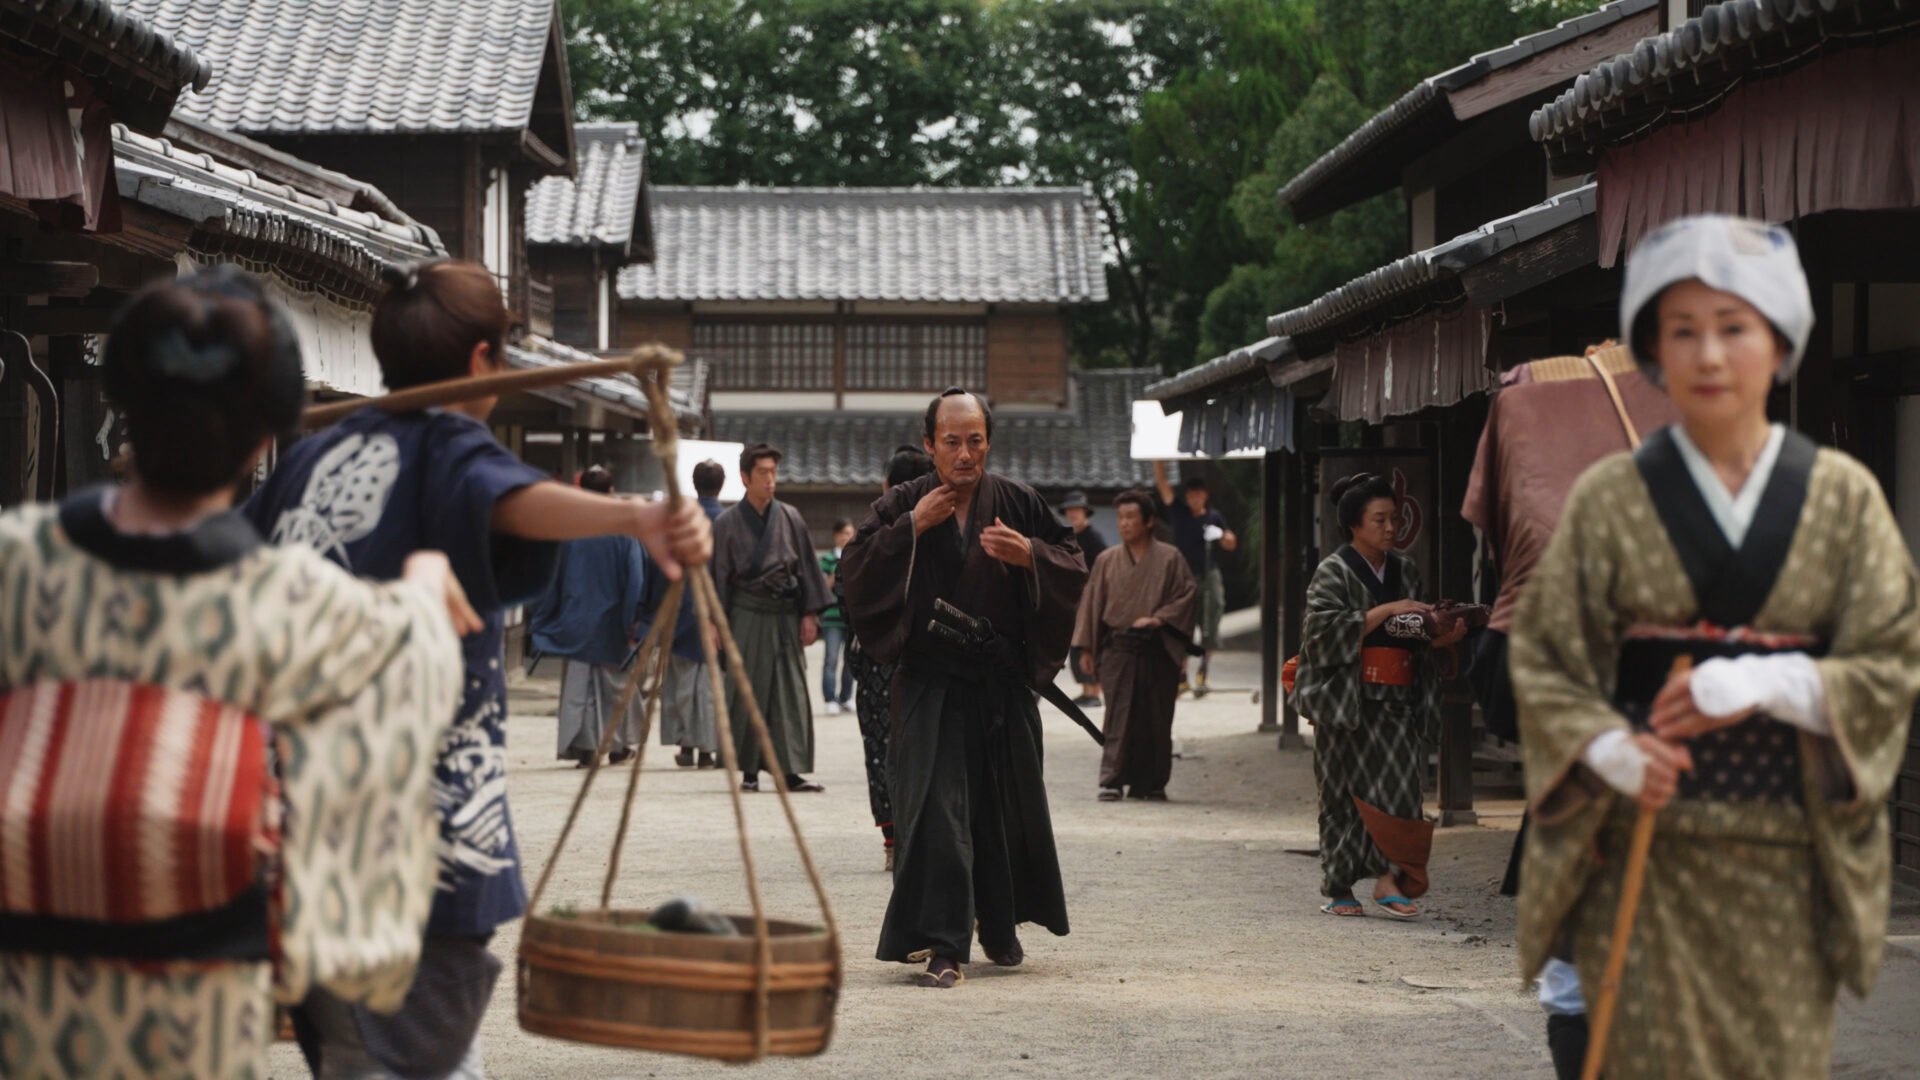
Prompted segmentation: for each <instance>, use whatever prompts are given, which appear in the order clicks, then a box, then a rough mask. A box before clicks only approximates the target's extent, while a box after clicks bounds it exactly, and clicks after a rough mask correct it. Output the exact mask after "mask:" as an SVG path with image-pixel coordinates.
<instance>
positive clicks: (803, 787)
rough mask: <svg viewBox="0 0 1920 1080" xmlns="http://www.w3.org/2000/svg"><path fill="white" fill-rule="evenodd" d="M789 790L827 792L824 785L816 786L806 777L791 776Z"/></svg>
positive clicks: (788, 779)
mask: <svg viewBox="0 0 1920 1080" xmlns="http://www.w3.org/2000/svg"><path fill="white" fill-rule="evenodd" d="M787 790H788V791H825V790H827V789H826V788H825V787H824V786H823V785H820V784H816V783H814V782H813V781H811V780H809V779H807V778H806V777H804V776H789V777H787Z"/></svg>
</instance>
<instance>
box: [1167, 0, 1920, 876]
mask: <svg viewBox="0 0 1920 1080" xmlns="http://www.w3.org/2000/svg"><path fill="white" fill-rule="evenodd" d="M1917 50H1920V19H1916V18H1915V16H1914V13H1913V11H1912V8H1911V5H1908V4H1902V3H1899V2H1897V0H1730V2H1727V3H1722V4H1718V5H1706V4H1700V3H1697V2H1689V0H1659V2H1653V3H1649V2H1646V0H1637V2H1636V0H1627V2H1619V3H1613V4H1608V5H1605V6H1604V7H1602V8H1600V9H1599V10H1598V11H1596V12H1595V13H1593V14H1591V15H1588V16H1585V17H1583V18H1581V19H1576V20H1572V21H1571V22H1569V23H1567V24H1564V25H1563V26H1561V27H1558V28H1555V29H1554V30H1550V31H1547V32H1546V33H1545V34H1541V35H1534V36H1533V37H1532V38H1528V39H1522V41H1520V42H1516V43H1515V45H1514V46H1511V47H1509V48H1508V49H1502V50H1496V51H1494V52H1492V53H1488V54H1485V55H1483V56H1481V57H1476V58H1475V59H1474V60H1472V61H1470V62H1469V63H1468V64H1466V65H1463V66H1462V67H1460V68H1457V69H1455V70H1454V71H1451V72H1447V73H1443V74H1442V75H1438V76H1435V77H1433V78H1431V79H1428V80H1426V81H1425V82H1423V83H1422V84H1421V85H1420V86H1418V87H1416V88H1415V89H1414V90H1413V91H1411V92H1410V93H1409V94H1408V95H1407V96H1406V97H1405V98H1403V99H1402V100H1401V101H1400V102H1398V103H1396V104H1395V105H1394V106H1392V107H1390V108H1389V109H1388V110H1386V111H1385V112H1383V113H1382V114H1381V115H1380V116H1377V117H1375V118H1374V119H1372V120H1370V121H1369V122H1368V123H1367V124H1366V125H1363V126H1362V127H1361V128H1360V129H1359V130H1358V131H1356V132H1355V133H1354V135H1353V136H1351V137H1349V138H1348V139H1347V140H1345V141H1344V142H1343V143H1341V144H1340V145H1339V146H1338V147H1336V148H1335V149H1334V150H1333V151H1331V152H1329V154H1328V155H1326V156H1325V157H1323V158H1322V159H1321V160H1320V161H1319V162H1316V163H1315V164H1314V165H1313V166H1312V167H1310V168H1309V169H1307V170H1306V171H1305V172H1303V173H1302V174H1301V176H1300V177H1297V178H1295V179H1294V180H1292V181H1291V182H1289V183H1288V184H1287V185H1286V186H1285V187H1284V188H1283V189H1282V190H1281V192H1280V197H1281V198H1282V199H1283V200H1284V201H1286V202H1288V203H1290V204H1291V205H1292V206H1293V207H1294V209H1295V212H1296V213H1297V214H1299V215H1301V216H1302V217H1307V218H1311V217H1314V216H1318V215H1320V214H1324V213H1328V212H1331V211H1332V210H1334V209H1337V208H1339V207H1340V206H1343V205H1346V204H1347V203H1348V202H1351V201H1353V200H1354V199H1357V198H1360V197H1364V196H1365V195H1368V194H1371V193H1373V192H1377V191H1381V190H1386V189H1388V188H1389V187H1391V186H1393V183H1394V181H1393V180H1392V177H1394V176H1397V177H1398V178H1399V180H1398V182H1399V185H1400V187H1401V190H1402V192H1403V193H1404V194H1405V196H1406V198H1407V203H1408V207H1409V222H1408V236H1409V247H1410V248H1411V249H1412V252H1413V253H1412V254H1410V255H1408V256H1407V257H1405V258H1403V259H1400V260H1398V261H1396V262H1394V263H1392V264H1390V265H1388V266H1385V267H1381V268H1380V269H1379V270H1376V271H1374V272H1372V273H1370V274H1367V275H1365V276H1363V277H1362V278H1360V279H1358V280H1356V281H1354V282H1351V283H1349V284H1347V285H1345V286H1343V287H1341V288H1339V289H1336V290H1334V291H1333V292H1331V293H1329V294H1327V295H1326V296H1323V297H1321V298H1320V299H1318V300H1316V301H1315V302H1313V303H1312V304H1308V305H1305V306H1303V307H1301V308H1299V309H1297V310H1295V311H1290V312H1282V313H1280V314H1277V315H1275V316H1273V317H1272V318H1271V319H1270V320H1269V321H1268V327H1267V329H1268V331H1269V333H1270V334H1272V335H1274V336H1273V337H1271V338H1269V339H1267V340H1266V341H1263V342H1261V343H1259V345H1258V346H1250V347H1249V348H1248V349H1244V350H1239V351H1237V352H1236V353H1234V354H1231V355H1229V356H1227V357H1222V358H1220V359H1219V360H1216V361H1213V362H1211V363H1209V364H1206V365H1201V366H1200V367H1197V368H1195V369H1193V370H1190V371H1188V372H1184V373H1182V374H1181V375H1180V376H1178V377H1176V378H1174V379H1171V380H1166V381H1165V382H1163V383H1161V384H1159V385H1157V386H1155V387H1153V388H1151V389H1150V391H1149V394H1150V396H1153V397H1156V398H1158V399H1160V400H1162V401H1163V402H1164V403H1165V405H1166V406H1167V407H1168V408H1169V410H1170V411H1171V410H1174V409H1182V410H1186V414H1187V415H1189V416H1190V417H1192V419H1191V421H1190V422H1191V423H1192V424H1193V425H1195V426H1196V427H1197V428H1198V429H1199V432H1200V434H1202V435H1205V436H1206V437H1207V438H1208V439H1210V440H1212V441H1211V442H1210V443H1208V444H1207V445H1211V446H1220V447H1228V446H1236V445H1241V446H1243V445H1263V446H1265V447H1266V448H1267V449H1269V450H1270V451H1273V452H1270V453H1269V455H1268V459H1267V460H1268V464H1269V482H1268V500H1267V501H1268V513H1269V515H1274V514H1275V513H1276V507H1277V506H1279V505H1282V504H1284V506H1285V507H1286V511H1285V522H1284V525H1283V526H1281V527H1277V528H1275V529H1274V530H1273V531H1272V535H1276V536H1279V535H1282V529H1284V537H1285V540H1284V543H1283V544H1281V545H1279V546H1276V547H1272V548H1269V549H1268V551H1267V552H1266V566H1267V571H1268V573H1267V579H1268V581H1269V582H1271V584H1270V586H1269V589H1268V594H1269V596H1268V603H1269V620H1268V624H1267V635H1266V636H1267V639H1268V650H1269V657H1270V659H1271V661H1272V662H1273V663H1276V664H1277V662H1278V658H1279V656H1280V655H1282V654H1284V653H1287V652H1289V651H1291V650H1293V649H1297V647H1298V616H1297V614H1295V613H1296V612H1297V611H1298V610H1299V589H1300V587H1301V583H1302V575H1303V574H1304V573H1305V572H1307V571H1309V570H1310V569H1311V567H1312V566H1313V565H1314V562H1315V561H1316V559H1317V557H1318V554H1319V551H1318V550H1317V541H1316V532H1315V528H1314V521H1313V515H1314V508H1315V504H1316V499H1317V493H1316V492H1315V490H1314V472H1315V460H1314V458H1315V454H1316V449H1315V447H1316V446H1323V447H1324V446H1328V445H1330V442H1329V440H1330V439H1331V438H1332V437H1333V436H1334V435H1335V434H1336V433H1335V431H1334V429H1333V428H1331V427H1329V426H1328V422H1332V421H1347V422H1359V423H1361V424H1364V425H1365V426H1364V428H1363V429H1362V431H1361V432H1360V439H1361V441H1362V442H1363V443H1364V444H1370V445H1374V446H1380V447H1383V448H1394V447H1400V448H1412V449H1419V450H1422V451H1425V452H1426V453H1428V454H1430V455H1431V456H1432V458H1433V460H1434V463H1435V469H1436V488H1437V493H1438V494H1437V505H1438V506H1439V507H1440V509H1441V511H1442V518H1441V520H1440V523H1439V532H1440V535H1439V537H1438V545H1437V547H1438V555H1437V558H1438V560H1439V579H1440V588H1441V591H1442V592H1443V593H1445V594H1447V595H1462V589H1463V588H1466V587H1471V582H1472V572H1473V569H1474V562H1473V559H1472V555H1471V552H1472V544H1473V536H1472V534H1471V531H1470V530H1469V529H1468V527H1467V526H1466V525H1465V523H1464V522H1462V521H1461V520H1460V519H1459V518H1458V510H1457V508H1458V507H1459V505H1460V494H1461V484H1462V483H1463V481H1464V476H1465V470H1466V469H1468V468H1469V467H1470V462H1471V455H1472V448H1473V444H1474V439H1476V438H1477V436H1478V432H1479V429H1480V427H1481V426H1482V424H1483V422H1484V416H1485V402H1486V393H1484V391H1490V390H1492V389H1493V388H1494V387H1495V386H1496V385H1497V379H1498V375H1499V373H1500V372H1501V371H1502V370H1503V369H1506V368H1509V367H1511V366H1512V365H1514V364H1516V363H1518V362H1520V361H1523V360H1529V359H1534V358H1539V357H1543V356H1548V355H1554V354H1566V353H1578V352H1579V351H1580V350H1581V349H1582V348H1583V347H1584V346H1586V345H1589V344H1592V343H1594V342H1597V341H1599V340H1601V339H1603V338H1607V337H1611V336H1613V335H1614V334H1616V333H1617V327H1618V298H1619V291H1620V264H1621V262H1622V261H1623V260H1624V257H1625V254H1626V252H1627V251H1628V250H1629V249H1630V248H1631V245H1632V243H1633V242H1634V241H1635V240H1636V239H1638V237H1640V236H1641V235H1643V234H1645V233H1646V232H1647V231H1648V230H1649V229H1651V228H1653V227H1655V226H1657V225H1658V224H1660V223H1661V222H1663V221H1666V220H1670V219H1672V218H1674V217H1677V216H1680V215H1683V214H1689V213H1700V212H1724V213H1735V214H1745V215H1749V216H1753V217H1760V218H1765V219H1767V220H1771V221H1776V222H1786V223H1788V224H1789V226H1790V227H1791V228H1792V229H1793V230H1794V232H1795V233H1796V235H1797V236H1798V237H1799V241H1800V247H1801V251H1802V254H1803V257H1804V260H1805V262H1806V266H1807V271H1808V275H1809V277H1810V279H1811V281H1812V284H1813V290H1814V302H1815V307H1816V310H1817V313H1818V318H1819V323H1818V326H1817V328H1816V332H1815V336H1814V342H1813V345H1812V347H1811V348H1810V349H1809V353H1808V358H1807V361H1806V363H1805V364H1804V365H1803V366H1802V368H1801V369H1800V373H1799V375H1798V377H1797V378H1796V380H1795V381H1794V383H1793V385H1792V386H1791V387H1790V388H1788V389H1786V390H1784V391H1782V392H1781V393H1780V394H1778V395H1777V396H1776V402H1775V408H1776V412H1777V415H1778V418H1779V419H1781V420H1783V421H1786V422H1789V423H1791V424H1793V425H1794V426H1796V427H1798V428H1799V429H1801V430H1803V431H1805V432H1807V433H1808V434H1809V435H1811V436H1812V437H1814V438H1815V439H1817V440H1819V441H1822V442H1826V443H1829V444H1835V445H1838V446H1840V447H1841V448H1843V449H1846V450H1848V451H1849V452H1850V453H1853V454H1855V455H1856V456H1858V457H1860V458H1862V459H1863V460H1865V461H1866V462H1868V464H1869V465H1870V466H1872V467H1873V469H1874V471H1875V472H1876V474H1877V475H1879V476H1880V478H1881V481H1882V483H1883V485H1885V486H1886V488H1887V490H1888V491H1889V493H1890V495H1891V499H1892V502H1893V504H1894V507H1895V511H1896V514H1897V515H1898V516H1899V517H1900V520H1901V523H1902V527H1903V528H1904V529H1905V530H1906V531H1907V535H1908V538H1909V541H1910V543H1913V544H1915V546H1916V547H1917V548H1920V407H1915V405H1914V403H1915V401H1916V400H1920V379H1916V378H1914V377H1912V376H1911V375H1910V373H1909V369H1910V368H1912V367H1913V363H1912V362H1913V361H1914V360H1915V359H1916V358H1920V320H1917V319H1916V316H1915V314H1914V313H1915V312H1916V311H1920V260H1915V259H1914V258H1913V256H1912V252H1913V251H1914V250H1915V245H1916V243H1920V213H1917V212H1916V207H1920V127H1916V126H1915V124H1914V118H1915V117H1920V105H1916V95H1920V82H1916V80H1914V79H1913V77H1912V70H1913V66H1914V63H1915V61H1916V60H1920V51H1917ZM1596 54H1602V55H1596ZM1549 76H1551V77H1549ZM1542 147H1544V148H1545V150H1546V153H1545V154H1544V155H1541V154H1540V153H1539V151H1540V149H1541V148H1542ZM1529 151H1531V154H1532V155H1533V157H1532V160H1531V161H1528V160H1527V154H1528V152H1529ZM1476 211H1479V212H1484V213H1487V214H1491V215H1495V216H1493V217H1492V219H1491V220H1486V221H1485V222H1484V224H1480V225H1477V226H1472V227H1464V226H1462V222H1463V221H1464V220H1467V219H1471V218H1472V216H1473V213H1474V212H1476ZM1456 227H1459V228H1460V231H1459V232H1458V234H1457V235H1455V238H1454V239H1453V240H1449V241H1445V242H1443V243H1437V244H1436V243H1432V242H1431V241H1432V239H1433V238H1434V237H1436V236H1446V235H1454V233H1453V230H1454V229H1455V228H1456ZM1255 353H1258V354H1259V355H1258V356H1255V355H1254V354H1255ZM1249 387H1254V388H1257V389H1258V393H1257V394H1249V392H1248V388H1249ZM1273 388H1283V389H1286V390H1290V391H1291V392H1292V400H1291V401H1287V402H1280V403H1278V404H1274V405H1272V406H1271V408H1273V409H1275V410H1281V411H1290V412H1291V414H1292V423H1291V424H1290V425H1283V424H1280V423H1277V422H1269V423H1267V424H1265V425H1264V427H1262V426H1261V425H1257V424H1248V423H1245V422H1242V423H1239V424H1235V423H1233V422H1231V421H1233V420H1234V418H1236V417H1238V418H1240V419H1241V420H1242V421H1244V420H1245V418H1246V417H1248V416H1249V415H1251V414H1252V413H1254V412H1257V411H1258V410H1256V409H1254V408H1253V407H1252V405H1251V404H1250V402H1251V401H1252V400H1254V399H1258V400H1260V401H1265V402H1274V401H1276V399H1275V397H1274V393H1273ZM1909 395H1914V396H1909ZM1282 430H1284V431H1285V432H1286V433H1287V435H1288V436H1289V437H1290V438H1291V443H1290V444H1281V443H1277V442H1266V443H1258V442H1248V441H1247V440H1249V439H1257V438H1258V437H1260V436H1259V434H1258V433H1259V432H1262V431H1264V432H1266V433H1268V435H1271V433H1273V432H1278V431H1282ZM1283 445H1285V446H1287V449H1286V450H1283V449H1282V447H1283ZM1289 451H1291V452H1289ZM1296 508H1298V509H1296ZM1283 594H1284V597H1285V599H1284V600H1283V599H1282V595H1283ZM1283 614H1284V618H1283V617H1282V615H1283ZM1447 720H1448V722H1447V724H1446V725H1445V726H1446V735H1445V737H1444V740H1443V746H1442V767H1441V770H1440V771H1441V795H1440V802H1441V809H1442V815H1443V820H1445V819H1448V818H1449V817H1451V818H1453V819H1459V818H1460V817H1463V816H1464V813H1463V811H1464V809H1465V808H1466V807H1467V806H1469V805H1470V803H1468V802H1467V801H1466V800H1465V798H1463V796H1464V795H1470V791H1471V787H1470V785H1469V784H1467V782H1466V781H1467V779H1468V777H1469V776H1470V775H1471V774H1470V772H1469V767H1468V766H1467V765H1466V764H1465V762H1466V761H1467V760H1469V759H1470V757H1471V752H1472V751H1473V750H1474V744H1473V738H1472V734H1471V731H1472V729H1471V728H1470V727H1469V726H1468V725H1467V723H1466V722H1465V721H1464V720H1463V717H1462V716H1461V715H1460V713H1459V712H1458V711H1456V712H1454V713H1453V714H1452V715H1450V716H1449V717H1448V718H1447ZM1288 727H1289V730H1291V718H1288ZM1915 745H1916V746H1917V747H1920V740H1917V741H1916V744H1915ZM1482 750H1483V752H1484V748H1482ZM1449 758H1451V760H1449ZM1449 777H1451V782H1450V781H1449ZM1894 812H1895V844H1896V858H1897V863H1898V865H1899V867H1900V870H1899V873H1900V875H1901V877H1902V879H1903V880H1905V881H1907V882H1909V883H1915V882H1920V750H1915V751H1914V752H1911V753H1910V754H1909V766H1908V769H1907V770H1906V772H1905V774H1904V775H1903V777H1902V780H1901V782H1900V787H1899V789H1898V790H1897V791H1896V792H1895V795H1894Z"/></svg>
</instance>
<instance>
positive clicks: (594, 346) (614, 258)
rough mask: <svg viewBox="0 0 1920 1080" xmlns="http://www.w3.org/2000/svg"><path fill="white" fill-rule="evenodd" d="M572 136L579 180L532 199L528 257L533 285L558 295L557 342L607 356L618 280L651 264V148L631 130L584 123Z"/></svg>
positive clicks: (548, 184)
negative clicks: (631, 267)
mask: <svg viewBox="0 0 1920 1080" xmlns="http://www.w3.org/2000/svg"><path fill="white" fill-rule="evenodd" d="M574 134H575V138H576V139H577V140H578V145H579V168H578V169H577V170H576V171H575V174H574V175H573V176H549V177H547V178H545V179H543V180H541V181H539V182H538V183H536V184H535V185H534V186H533V190H532V191H530V192H528V193H527V252H528V256H529V258H530V260H531V262H532V266H533V273H534V276H535V278H536V279H539V280H544V281H545V282H547V284H548V285H550V286H551V287H552V289H553V296H554V301H553V333H552V335H551V336H552V337H553V339H554V340H555V341H559V342H562V343H563V344H566V345H571V346H573V347H574V348H576V349H588V350H606V349H611V348H612V347H613V345H614V317H615V310H616V308H617V307H618V305H617V303H616V301H615V295H614V283H615V279H616V278H617V277H618V276H619V273H620V270H621V269H622V268H623V267H626V266H629V265H632V264H635V263H649V262H652V261H653V214H652V211H651V210H650V209H649V207H648V187H647V172H646V168H647V144H646V142H645V140H643V139H642V138H641V137H640V125H638V124H633V123H617V124H581V125H579V126H578V127H577V128H575V131H574ZM630 344H637V342H636V343H630Z"/></svg>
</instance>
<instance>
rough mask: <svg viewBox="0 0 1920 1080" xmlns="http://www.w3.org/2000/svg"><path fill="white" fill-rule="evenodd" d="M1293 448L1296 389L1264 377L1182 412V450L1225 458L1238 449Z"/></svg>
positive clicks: (1185, 452)
mask: <svg viewBox="0 0 1920 1080" xmlns="http://www.w3.org/2000/svg"><path fill="white" fill-rule="evenodd" d="M1292 449H1293V391H1291V390H1284V389H1281V388H1280V387H1277V386H1274V385H1272V384H1271V383H1268V382H1266V381H1264V380H1262V381H1260V382H1256V383H1252V384H1250V385H1248V386H1245V387H1243V388H1236V389H1231V390H1227V391H1224V392H1222V393H1221V395H1220V396H1219V397H1216V398H1213V399H1212V400H1210V401H1207V402H1205V403H1200V402H1195V403H1193V404H1189V405H1187V406H1186V407H1185V408H1183V409H1182V410H1181V412H1180V452H1181V453H1183V454H1201V455H1203V456H1206V457H1224V456H1225V455H1227V454H1229V453H1232V452H1233V451H1236V450H1287V451H1291V450H1292Z"/></svg>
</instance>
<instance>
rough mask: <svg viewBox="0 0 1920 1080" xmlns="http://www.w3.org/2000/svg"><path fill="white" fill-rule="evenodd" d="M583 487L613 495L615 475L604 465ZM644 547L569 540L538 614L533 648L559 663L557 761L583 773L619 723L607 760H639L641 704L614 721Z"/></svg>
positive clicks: (626, 540)
mask: <svg viewBox="0 0 1920 1080" xmlns="http://www.w3.org/2000/svg"><path fill="white" fill-rule="evenodd" d="M580 486H581V487H582V488H584V489H586V490H587V491H592V492H596V493H598V494H601V495H611V494H613V474H612V473H610V472H608V471H607V470H606V469H604V468H602V467H601V466H599V465H595V466H594V467H592V468H590V469H588V470H587V471H586V472H584V473H582V474H580ZM647 562H648V559H647V554H646V549H644V548H642V547H641V546H640V542H639V541H638V540H635V539H634V538H633V537H631V536H593V537H588V538H586V539H584V540H569V541H567V542H566V543H565V544H563V545H561V548H560V572H559V573H557V574H555V575H554V578H553V584H552V585H550V586H548V588H547V595H546V597H545V598H544V599H542V600H541V601H540V604H539V606H538V607H537V608H535V609H534V612H533V620H532V622H533V626H532V632H533V644H534V647H535V648H536V649H539V650H540V652H541V653H543V654H545V655H547V656H557V657H560V660H561V666H560V715H559V731H558V735H557V737H556V738H555V743H554V756H555V757H557V758H560V759H561V760H564V761H573V762H577V763H578V765H579V767H580V768H582V769H584V768H586V767H588V766H589V765H592V764H593V759H594V758H596V757H598V756H599V753H600V736H601V734H602V733H603V732H605V731H606V729H607V725H608V724H617V725H618V728H617V729H616V730H615V732H614V736H613V741H612V742H611V743H609V744H608V746H607V751H608V752H607V761H608V762H609V763H610V764H614V765H618V764H620V763H621V762H623V761H625V760H627V759H628V758H630V757H632V756H633V750H634V747H635V745H637V744H638V743H639V741H640V712H641V708H642V702H641V701H640V700H639V699H638V698H637V697H636V698H635V699H634V700H633V701H630V702H628V703H627V711H626V714H625V715H624V716H620V717H617V718H616V717H615V716H614V715H613V710H614V708H615V706H617V705H618V704H619V703H620V690H621V688H622V686H623V685H624V684H625V683H626V681H627V675H626V660H627V657H628V655H629V654H631V653H632V652H633V642H634V622H635V620H636V619H638V618H639V616H640V604H641V598H642V595H643V589H644V587H645V585H646V575H647Z"/></svg>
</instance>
